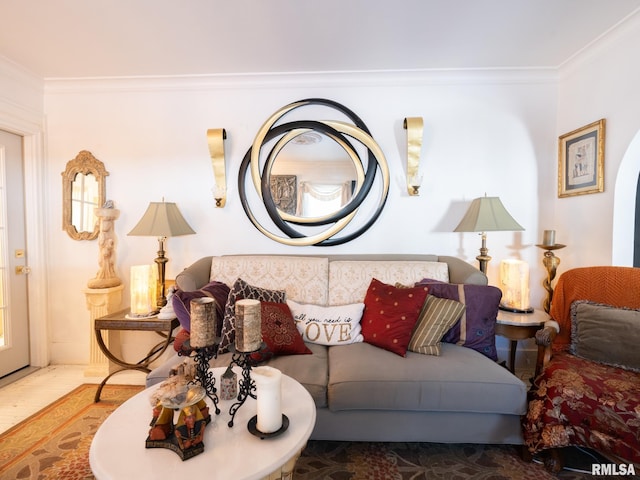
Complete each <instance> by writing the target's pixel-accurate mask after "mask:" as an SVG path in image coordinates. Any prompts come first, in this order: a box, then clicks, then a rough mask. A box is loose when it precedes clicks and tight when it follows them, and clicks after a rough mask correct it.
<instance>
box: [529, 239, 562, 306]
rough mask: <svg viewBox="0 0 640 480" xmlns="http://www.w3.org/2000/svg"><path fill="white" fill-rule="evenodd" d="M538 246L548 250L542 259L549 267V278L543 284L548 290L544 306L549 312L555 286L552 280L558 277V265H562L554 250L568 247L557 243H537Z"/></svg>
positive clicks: (546, 266)
mask: <svg viewBox="0 0 640 480" xmlns="http://www.w3.org/2000/svg"><path fill="white" fill-rule="evenodd" d="M536 247H538V248H541V249H543V250H546V251H545V252H544V258H543V259H542V264H543V265H544V267H545V268H546V269H547V278H546V279H545V280H544V282H542V284H543V285H544V288H545V290H546V291H547V298H546V299H545V300H544V302H543V304H542V306H543V308H544V311H545V312H546V313H549V310H550V308H551V300H552V299H553V287H552V286H551V282H552V281H553V279H554V278H556V271H557V269H558V265H560V259H559V258H558V257H556V256H555V255H554V253H553V251H554V250H560V249H561V248H564V247H566V245H562V244H559V243H556V244H554V245H544V244H543V245H536Z"/></svg>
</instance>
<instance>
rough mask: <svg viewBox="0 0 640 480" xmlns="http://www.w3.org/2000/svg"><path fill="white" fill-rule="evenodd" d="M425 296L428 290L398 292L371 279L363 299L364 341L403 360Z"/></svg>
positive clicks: (402, 289) (396, 289)
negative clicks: (401, 357)
mask: <svg viewBox="0 0 640 480" xmlns="http://www.w3.org/2000/svg"><path fill="white" fill-rule="evenodd" d="M427 292H428V287H427V286H418V287H413V288H398V287H396V286H394V285H388V284H386V283H382V282H381V281H379V280H377V279H375V278H374V279H372V280H371V283H370V284H369V289H368V290H367V294H366V296H365V298H364V305H365V307H364V315H363V316H362V335H363V336H364V341H365V342H367V343H370V344H371V345H375V346H376V347H380V348H384V349H385V350H389V351H390V352H393V353H397V354H398V355H400V356H403V357H404V356H405V355H406V354H407V346H408V345H409V341H410V340H411V332H413V328H414V327H415V324H416V322H417V320H418V315H419V314H420V311H421V310H422V307H423V305H424V302H425V299H426V298H427Z"/></svg>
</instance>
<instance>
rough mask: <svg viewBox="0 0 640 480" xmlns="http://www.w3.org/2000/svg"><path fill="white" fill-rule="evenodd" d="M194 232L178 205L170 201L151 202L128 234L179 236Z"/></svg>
mask: <svg viewBox="0 0 640 480" xmlns="http://www.w3.org/2000/svg"><path fill="white" fill-rule="evenodd" d="M193 233H196V232H194V231H193V229H192V228H191V227H190V226H189V224H188V223H187V221H186V220H185V219H184V217H183V216H182V214H181V213H180V210H178V206H177V205H176V204H175V203H170V202H151V203H150V204H149V207H148V208H147V211H146V212H144V215H143V216H142V218H141V219H140V221H139V222H138V224H137V225H136V226H135V227H133V230H131V231H130V232H129V233H128V235H135V236H149V237H179V236H180V235H190V234H193Z"/></svg>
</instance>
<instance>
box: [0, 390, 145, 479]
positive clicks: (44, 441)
mask: <svg viewBox="0 0 640 480" xmlns="http://www.w3.org/2000/svg"><path fill="white" fill-rule="evenodd" d="M97 388H98V385H93V384H84V385H80V386H79V387H77V388H76V389H75V390H73V391H71V392H69V393H68V394H66V395H65V396H63V397H62V398H60V399H59V400H56V401H55V402H53V403H52V404H50V405H48V406H47V407H45V408H43V409H42V410H40V411H39V412H37V413H36V414H34V415H32V416H31V417H29V418H27V419H26V420H25V421H23V422H21V423H19V424H18V425H16V426H14V427H12V428H10V429H9V430H7V431H6V432H4V433H3V434H2V435H0V479H5V478H6V479H16V480H23V479H24V480H27V479H29V480H31V479H34V480H35V479H38V480H48V479H56V480H58V479H60V480H84V479H92V478H93V475H92V474H91V468H90V467H89V447H90V445H91V440H92V439H93V435H94V434H95V432H96V431H97V430H98V427H99V426H100V424H101V423H102V422H103V421H104V419H105V418H107V417H108V416H109V415H110V414H111V412H113V411H114V410H115V409H116V408H118V406H119V405H120V404H122V403H123V402H124V401H125V400H127V399H128V398H130V397H132V396H133V395H135V394H136V393H138V392H139V391H141V390H142V389H143V388H144V387H142V386H139V385H105V387H104V389H103V390H102V395H101V400H100V402H98V403H94V401H93V399H94V396H95V393H96V389H97Z"/></svg>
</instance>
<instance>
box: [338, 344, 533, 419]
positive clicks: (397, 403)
mask: <svg viewBox="0 0 640 480" xmlns="http://www.w3.org/2000/svg"><path fill="white" fill-rule="evenodd" d="M345 365H348V367H349V368H345ZM329 372H330V378H329V390H328V395H329V408H330V409H331V410H332V411H340V410H409V411H441V412H475V413H478V412H480V413H500V414H509V415H523V414H524V413H525V412H526V407H527V404H526V393H527V387H526V385H525V384H524V383H523V382H522V381H521V380H520V379H519V378H517V377H516V376H514V375H512V374H511V373H510V372H509V371H508V370H507V369H506V368H503V367H502V366H500V365H499V364H497V363H496V362H493V361H491V360H490V359H488V358H487V357H486V356H484V355H482V354H480V353H478V352H476V351H474V350H471V349H469V348H465V347H462V346H459V345H453V344H444V343H443V344H442V352H441V355H440V356H433V355H421V354H418V353H413V352H407V356H406V357H404V358H403V357H400V356H398V355H395V354H394V353H392V352H389V351H387V350H384V349H381V348H377V347H375V346H373V345H370V344H368V343H355V344H353V345H347V346H340V347H331V348H330V350H329Z"/></svg>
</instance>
